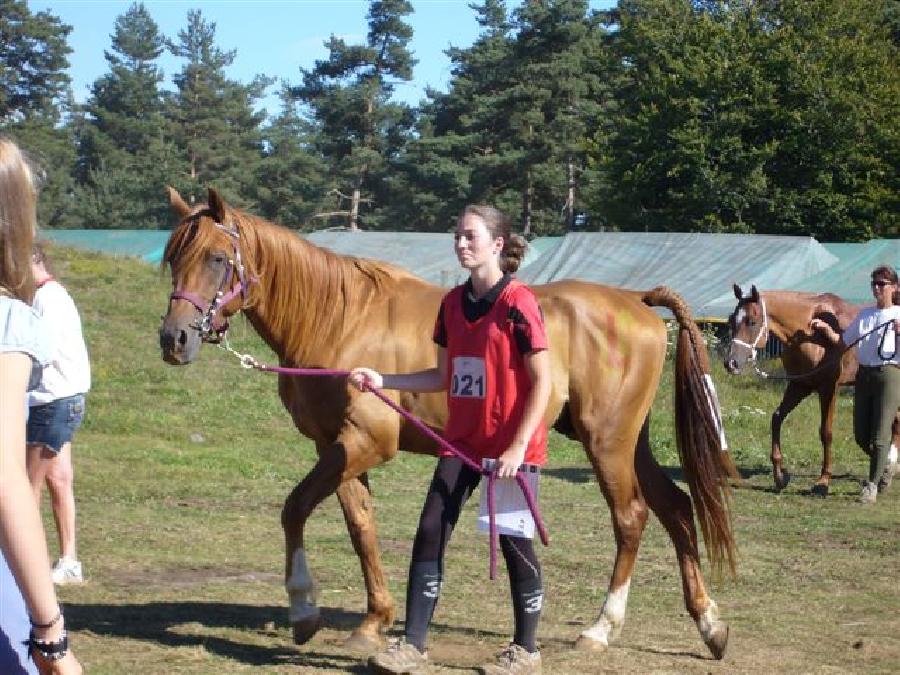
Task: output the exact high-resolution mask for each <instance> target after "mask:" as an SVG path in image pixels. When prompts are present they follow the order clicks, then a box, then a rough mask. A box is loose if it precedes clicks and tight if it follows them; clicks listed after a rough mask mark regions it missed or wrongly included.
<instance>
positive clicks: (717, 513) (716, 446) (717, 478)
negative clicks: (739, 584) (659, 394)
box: [641, 286, 736, 574]
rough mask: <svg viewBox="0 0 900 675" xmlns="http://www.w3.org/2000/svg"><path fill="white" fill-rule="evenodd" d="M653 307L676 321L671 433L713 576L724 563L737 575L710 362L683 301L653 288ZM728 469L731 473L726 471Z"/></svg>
mask: <svg viewBox="0 0 900 675" xmlns="http://www.w3.org/2000/svg"><path fill="white" fill-rule="evenodd" d="M641 299H642V300H643V301H644V303H645V304H647V305H650V306H651V307H666V308H668V309H669V310H671V311H672V313H673V314H674V315H675V319H676V321H678V329H679V330H678V343H677V348H676V351H675V429H676V440H677V445H678V454H679V455H680V457H681V465H682V468H683V469H684V475H685V479H686V481H687V484H688V487H689V488H690V491H691V497H692V498H693V502H694V505H695V507H696V510H697V520H699V521H700V528H701V529H702V531H703V538H704V540H705V541H706V553H707V556H708V557H709V561H710V563H711V565H712V566H713V570H714V571H715V572H716V573H721V570H722V565H723V563H724V562H727V563H728V566H729V568H730V570H731V573H732V574H734V573H735V569H736V564H735V562H736V561H735V558H736V547H735V542H734V533H733V531H732V527H731V490H730V488H729V485H728V474H729V472H730V471H734V464H733V462H731V460H730V457H729V456H728V454H727V453H725V452H723V448H722V441H721V435H720V428H719V425H720V424H721V422H720V420H719V418H718V411H717V410H716V409H715V408H714V404H713V401H714V400H715V399H714V397H713V394H712V391H711V390H710V387H711V384H712V383H711V380H708V378H707V376H708V374H709V357H708V356H707V353H706V345H705V344H704V341H703V336H702V335H701V333H700V329H699V328H698V327H697V324H696V323H694V320H693V319H692V318H691V312H690V309H689V308H688V306H687V303H686V302H685V301H684V299H683V298H682V297H681V296H680V295H678V294H677V293H676V292H675V291H673V290H672V289H671V288H668V287H666V286H657V287H656V288H654V289H653V290H651V291H648V292H646V293H644V295H643V296H642V297H641ZM729 466H730V469H729Z"/></svg>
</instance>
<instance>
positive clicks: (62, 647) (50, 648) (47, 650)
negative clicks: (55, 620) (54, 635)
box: [28, 631, 69, 661]
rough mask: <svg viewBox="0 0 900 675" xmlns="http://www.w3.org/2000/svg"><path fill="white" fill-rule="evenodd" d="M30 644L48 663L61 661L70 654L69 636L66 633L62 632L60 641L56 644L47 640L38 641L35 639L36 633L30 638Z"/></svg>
mask: <svg viewBox="0 0 900 675" xmlns="http://www.w3.org/2000/svg"><path fill="white" fill-rule="evenodd" d="M28 644H29V646H30V647H31V649H33V650H34V651H36V652H37V653H38V654H40V655H41V656H43V657H44V658H45V659H47V660H48V661H59V660H60V659H61V658H63V657H64V656H65V655H66V654H68V653H69V636H68V634H67V633H66V631H63V632H62V635H61V636H60V638H59V640H56V641H55V642H47V641H46V640H38V639H37V638H36V637H34V632H32V633H31V635H30V636H29V638H28Z"/></svg>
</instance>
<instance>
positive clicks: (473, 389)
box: [450, 356, 487, 398]
mask: <svg viewBox="0 0 900 675" xmlns="http://www.w3.org/2000/svg"><path fill="white" fill-rule="evenodd" d="M486 387H487V385H486V381H485V368H484V359H480V358H478V357H477V356H455V357H453V373H452V376H451V378H450V396H457V397H460V398H484V393H485V390H486Z"/></svg>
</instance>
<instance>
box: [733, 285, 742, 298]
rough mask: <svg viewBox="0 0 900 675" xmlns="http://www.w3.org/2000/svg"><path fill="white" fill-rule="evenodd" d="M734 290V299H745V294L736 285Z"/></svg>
mask: <svg viewBox="0 0 900 675" xmlns="http://www.w3.org/2000/svg"><path fill="white" fill-rule="evenodd" d="M732 288H733V289H734V297H736V298H737V299H738V300H740V299H741V298H743V297H744V293H743V292H742V291H741V287H740V286H738V285H737V284H735V285H734V286H732Z"/></svg>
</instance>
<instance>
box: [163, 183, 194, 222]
mask: <svg viewBox="0 0 900 675" xmlns="http://www.w3.org/2000/svg"><path fill="white" fill-rule="evenodd" d="M166 192H167V193H168V195H169V204H170V205H171V207H172V210H173V211H175V213H177V214H178V215H179V216H180V217H182V218H184V217H185V216H186V215H187V214H189V213H190V212H191V207H190V206H188V205H187V202H185V201H184V199H182V198H181V195H180V194H179V193H178V190H176V189H175V188H173V187H172V186H171V185H170V186H168V187H167V188H166Z"/></svg>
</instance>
